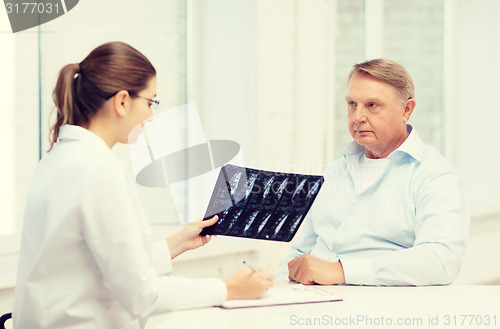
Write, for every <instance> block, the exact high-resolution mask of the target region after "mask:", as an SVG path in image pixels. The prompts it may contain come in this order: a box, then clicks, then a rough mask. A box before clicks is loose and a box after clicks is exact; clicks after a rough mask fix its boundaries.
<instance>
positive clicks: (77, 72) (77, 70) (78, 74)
mask: <svg viewBox="0 0 500 329" xmlns="http://www.w3.org/2000/svg"><path fill="white" fill-rule="evenodd" d="M75 65H76V70H75V75H74V76H73V79H75V80H76V78H78V77H79V76H80V63H75Z"/></svg>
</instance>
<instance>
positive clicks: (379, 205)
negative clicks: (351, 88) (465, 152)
mask: <svg viewBox="0 0 500 329" xmlns="http://www.w3.org/2000/svg"><path fill="white" fill-rule="evenodd" d="M407 130H408V132H409V133H410V135H409V136H408V138H407V139H406V140H405V142H404V143H403V144H402V145H401V146H400V147H399V148H398V149H396V150H395V151H393V152H392V153H391V154H390V155H389V156H388V157H387V160H388V161H387V163H386V165H385V167H384V169H383V170H382V172H381V173H379V178H378V179H376V180H374V181H373V182H372V183H371V184H370V185H368V186H364V187H363V188H358V186H357V184H358V176H359V163H360V159H361V158H362V157H363V156H364V147H362V146H361V145H359V144H358V143H356V142H355V141H353V142H352V143H351V144H349V145H348V146H347V147H346V148H345V150H344V156H343V157H342V158H340V159H338V160H336V161H335V162H333V163H332V164H331V165H330V166H329V167H328V168H327V170H326V171H325V174H324V176H325V183H324V184H323V187H322V189H321V191H320V193H319V195H318V196H317V198H316V201H315V202H314V204H313V206H312V207H311V210H310V212H309V214H308V216H307V217H306V219H305V220H304V223H303V227H302V228H301V230H300V231H299V238H298V241H297V243H296V244H295V245H294V246H293V247H292V250H291V252H290V254H289V257H288V260H287V263H288V262H289V261H290V260H292V259H294V258H296V257H299V256H300V255H302V254H304V253H309V254H311V255H312V256H315V257H318V258H321V259H323V260H326V261H330V262H334V261H340V262H341V263H342V267H343V269H344V274H345V279H346V283H347V284H363V285H434V284H449V283H451V282H452V281H453V279H454V278H455V277H456V275H457V274H458V272H459V270H460V264H461V259H462V256H463V254H464V252H465V247H466V242H467V238H468V232H469V222H470V218H469V215H468V212H467V211H466V207H465V201H464V197H463V192H462V187H461V180H460V178H459V177H458V175H457V173H456V172H455V170H454V169H453V167H452V166H451V165H450V164H449V163H448V162H447V161H446V160H445V159H444V158H443V157H442V156H441V155H440V154H439V152H438V151H437V150H436V149H434V148H433V147H431V146H428V145H426V144H424V143H423V142H422V140H421V139H420V137H419V136H418V134H417V132H416V130H415V129H413V127H412V126H410V125H407ZM284 267H286V264H285V266H284ZM282 271H283V269H282ZM285 271H286V268H285Z"/></svg>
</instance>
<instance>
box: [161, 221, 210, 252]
mask: <svg viewBox="0 0 500 329" xmlns="http://www.w3.org/2000/svg"><path fill="white" fill-rule="evenodd" d="M218 219H219V217H217V216H214V217H212V218H210V219H207V220H198V221H195V222H191V223H189V224H187V225H186V226H185V227H184V228H183V229H182V230H181V231H180V232H178V233H176V234H174V235H172V236H171V237H168V238H167V244H168V248H169V249H170V257H171V258H172V259H174V258H175V257H177V256H179V255H180V254H182V253H183V252H185V251H188V250H192V249H196V248H199V247H201V246H204V245H206V244H207V243H208V242H209V241H210V239H211V238H212V237H211V236H210V235H205V236H201V235H200V233H201V231H202V230H203V229H204V228H205V227H208V226H212V225H214V224H215V223H216V222H217V220H218Z"/></svg>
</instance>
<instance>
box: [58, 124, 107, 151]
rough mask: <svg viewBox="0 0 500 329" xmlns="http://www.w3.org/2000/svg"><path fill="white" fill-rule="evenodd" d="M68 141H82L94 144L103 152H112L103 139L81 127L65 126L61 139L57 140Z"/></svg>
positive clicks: (60, 131)
mask: <svg viewBox="0 0 500 329" xmlns="http://www.w3.org/2000/svg"><path fill="white" fill-rule="evenodd" d="M66 141H80V142H84V143H88V144H92V145H93V146H95V147H97V148H98V149H101V150H102V151H108V152H109V151H110V149H109V147H108V145H107V144H106V143H105V142H104V140H103V139H102V138H101V137H99V136H98V135H96V134H94V133H93V132H91V131H90V130H88V129H85V128H83V127H80V126H74V125H64V126H62V127H61V128H60V129H59V137H58V138H57V142H66Z"/></svg>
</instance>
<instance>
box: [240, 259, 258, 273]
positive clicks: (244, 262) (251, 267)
mask: <svg viewBox="0 0 500 329" xmlns="http://www.w3.org/2000/svg"><path fill="white" fill-rule="evenodd" d="M243 264H245V265H246V266H248V267H250V269H251V270H252V271H254V272H257V270H256V269H255V268H254V267H253V266H252V265H250V264H248V263H247V262H246V261H243Z"/></svg>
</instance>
